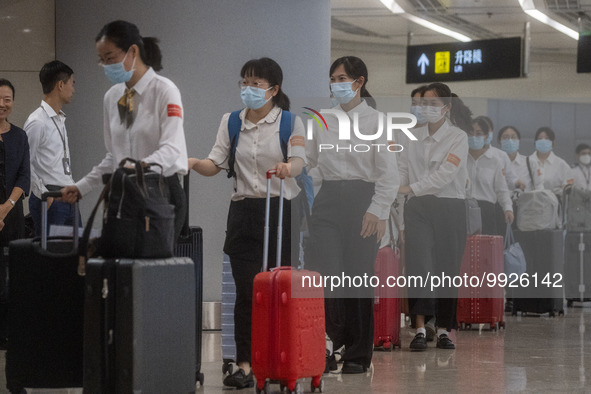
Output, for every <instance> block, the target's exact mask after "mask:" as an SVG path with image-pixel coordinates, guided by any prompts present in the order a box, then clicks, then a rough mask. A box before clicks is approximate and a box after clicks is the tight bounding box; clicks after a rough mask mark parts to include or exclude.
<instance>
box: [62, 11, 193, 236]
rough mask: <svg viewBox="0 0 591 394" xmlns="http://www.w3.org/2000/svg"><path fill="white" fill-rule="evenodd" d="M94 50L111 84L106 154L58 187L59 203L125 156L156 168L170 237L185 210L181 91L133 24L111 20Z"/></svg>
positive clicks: (151, 42) (154, 45) (92, 184)
mask: <svg viewBox="0 0 591 394" xmlns="http://www.w3.org/2000/svg"><path fill="white" fill-rule="evenodd" d="M95 46H96V51H97V54H98V56H99V59H100V63H99V64H100V65H102V66H103V67H104V71H105V74H106V76H107V78H109V80H110V81H111V82H112V83H113V84H114V86H113V87H111V88H110V89H109V90H108V91H107V93H105V98H104V100H103V105H104V106H103V112H104V134H105V147H106V149H107V155H106V156H105V158H104V159H103V161H101V162H100V163H99V164H98V165H97V166H95V167H94V168H93V169H92V171H91V172H90V173H88V174H87V175H86V176H85V177H84V178H82V179H81V180H79V181H78V182H76V184H75V185H72V186H67V187H65V188H64V189H62V195H63V198H64V200H65V201H68V202H74V201H76V200H77V199H79V198H82V196H84V195H86V194H87V193H89V192H90V191H91V190H93V189H95V188H97V187H100V186H101V185H102V175H103V174H108V173H112V172H113V171H115V170H116V169H117V167H118V166H119V163H120V162H121V161H122V160H123V159H125V158H127V157H130V158H132V159H136V160H141V161H144V162H146V163H158V164H160V165H161V166H162V170H163V174H164V176H165V177H166V183H167V184H168V185H169V188H170V203H171V204H173V205H174V206H175V239H177V238H178V236H179V234H180V232H181V229H182V226H183V222H184V220H185V213H186V209H187V202H186V197H185V193H184V192H183V189H182V187H181V184H180V181H179V175H185V174H186V173H187V147H186V143H185V132H184V128H183V104H182V101H181V94H180V92H179V90H178V89H177V87H176V86H175V85H174V83H172V82H171V81H170V80H169V79H167V78H164V77H161V76H159V75H158V74H156V72H155V71H159V70H161V69H162V64H161V60H162V55H161V53H160V48H159V47H158V40H157V39H155V38H152V37H142V36H141V35H140V33H139V30H138V28H137V26H135V25H134V24H132V23H129V22H125V21H114V22H111V23H108V24H106V25H105V26H103V28H102V29H101V31H100V32H99V34H98V35H97V37H96V44H95Z"/></svg>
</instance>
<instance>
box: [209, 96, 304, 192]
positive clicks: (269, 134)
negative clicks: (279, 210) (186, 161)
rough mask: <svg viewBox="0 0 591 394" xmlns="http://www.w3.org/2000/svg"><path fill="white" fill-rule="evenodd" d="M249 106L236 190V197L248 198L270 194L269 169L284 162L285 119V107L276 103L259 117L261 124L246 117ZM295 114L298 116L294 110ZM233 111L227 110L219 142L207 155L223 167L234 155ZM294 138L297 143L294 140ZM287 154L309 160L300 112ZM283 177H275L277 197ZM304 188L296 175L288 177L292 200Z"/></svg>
mask: <svg viewBox="0 0 591 394" xmlns="http://www.w3.org/2000/svg"><path fill="white" fill-rule="evenodd" d="M246 111H247V109H243V110H242V111H241V112H240V120H241V129H240V136H239V138H238V145H237V146H236V160H235V162H234V170H235V171H236V180H235V184H234V186H235V190H236V191H235V192H234V194H232V201H238V200H242V199H244V198H265V197H266V195H267V171H268V170H270V169H273V168H275V167H276V166H277V164H278V163H282V162H283V152H282V151H281V141H280V138H279V124H280V123H281V116H282V110H281V108H279V107H277V106H275V107H273V109H271V111H269V113H268V114H267V116H265V117H264V118H263V119H261V120H259V121H258V122H257V124H254V123H252V122H251V121H249V120H248V119H245V116H246ZM292 116H295V115H293V114H292ZM229 117H230V114H229V113H227V114H224V116H222V121H221V122H220V127H219V129H218V134H217V137H216V141H215V144H214V146H213V148H212V149H211V152H210V153H209V156H208V157H207V158H208V159H209V160H211V161H213V163H214V164H215V165H216V166H218V167H220V168H223V169H228V168H229V167H228V158H229V155H230V136H229V134H228V118H229ZM292 142H293V144H292ZM287 157H288V159H289V158H291V157H299V158H301V159H302V160H303V161H304V163H305V162H306V149H305V137H304V124H303V123H302V120H301V119H300V118H299V117H297V116H296V118H295V122H294V126H293V130H292V133H291V137H290V139H289V143H288V144H287ZM279 185H280V183H279V181H278V180H277V179H275V178H273V179H272V180H271V197H277V196H279V193H280V188H279ZM299 191H300V188H299V187H298V185H297V182H296V180H295V179H294V178H286V179H285V187H284V194H283V196H284V197H285V198H286V199H288V200H291V199H292V198H294V197H296V196H297V195H298V193H299Z"/></svg>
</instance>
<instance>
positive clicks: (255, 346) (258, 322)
mask: <svg viewBox="0 0 591 394" xmlns="http://www.w3.org/2000/svg"><path fill="white" fill-rule="evenodd" d="M273 173H274V172H273V171H269V172H268V173H267V185H268V187H267V190H270V182H271V181H270V179H271V177H272V174H273ZM281 182H282V185H281V196H280V203H279V218H280V220H279V229H278V231H277V233H278V245H277V251H278V252H277V256H278V259H277V260H278V261H277V265H279V262H280V261H279V257H280V256H281V235H280V234H281V226H282V223H281V222H282V220H281V218H282V211H283V181H281ZM265 216H266V217H265V251H264V261H263V271H262V272H261V273H260V274H258V275H257V276H256V277H255V279H254V288H253V303H252V341H251V345H252V360H251V363H252V371H253V373H254V375H255V377H256V380H257V387H256V391H257V393H261V392H263V391H264V390H265V391H268V390H267V387H266V386H267V385H268V384H269V383H268V382H267V379H270V380H273V381H279V382H280V383H281V385H282V386H287V387H288V388H289V390H290V391H291V392H299V388H296V386H297V385H299V383H298V382H297V380H298V379H300V378H304V377H312V392H314V391H315V389H317V388H318V389H320V391H322V387H323V384H322V383H323V382H322V374H323V372H324V367H325V363H326V339H325V328H324V290H323V287H314V285H312V286H310V285H308V286H306V287H303V286H302V280H303V278H305V277H308V278H311V279H310V282H306V283H312V284H313V283H316V284H318V283H320V274H318V273H317V272H312V271H307V270H297V269H293V268H292V267H277V268H274V269H272V270H271V271H267V267H268V261H267V254H268V252H267V251H268V243H269V194H267V208H266V215H265ZM306 281H307V279H306ZM282 389H283V387H282Z"/></svg>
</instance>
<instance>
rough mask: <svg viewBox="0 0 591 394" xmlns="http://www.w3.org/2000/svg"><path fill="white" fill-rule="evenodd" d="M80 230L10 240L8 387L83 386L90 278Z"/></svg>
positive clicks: (12, 389) (20, 390)
mask: <svg viewBox="0 0 591 394" xmlns="http://www.w3.org/2000/svg"><path fill="white" fill-rule="evenodd" d="M57 194H59V196H60V197H61V193H59V192H57ZM48 196H49V197H54V196H55V193H46V194H44V196H43V198H42V200H43V203H42V212H43V215H44V216H43V217H44V220H46V213H47V211H46V198H47V197H48ZM75 211H76V215H77V214H78V209H76V210H75ZM77 222H78V218H77V217H75V220H74V223H77ZM42 229H43V230H44V229H45V226H42ZM74 234H75V236H74V240H73V241H72V239H64V238H51V239H49V240H48V239H47V234H46V233H45V231H43V234H42V236H41V240H39V239H21V240H16V241H12V242H11V243H10V245H9V278H10V279H9V294H8V297H9V298H8V342H7V351H6V382H7V385H6V386H7V388H8V390H9V391H10V392H11V393H19V394H20V393H23V392H24V387H29V388H66V387H82V359H83V356H82V342H83V339H82V338H83V316H84V314H83V308H84V278H83V277H81V276H79V275H78V273H77V269H78V249H77V241H78V239H77V235H78V234H77V233H76V232H74Z"/></svg>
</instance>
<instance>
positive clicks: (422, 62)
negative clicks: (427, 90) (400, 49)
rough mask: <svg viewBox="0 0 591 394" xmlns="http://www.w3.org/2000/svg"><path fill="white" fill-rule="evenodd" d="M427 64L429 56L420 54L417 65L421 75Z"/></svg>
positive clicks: (423, 73)
mask: <svg viewBox="0 0 591 394" xmlns="http://www.w3.org/2000/svg"><path fill="white" fill-rule="evenodd" d="M428 65H429V58H428V57H427V55H425V54H424V53H423V54H421V57H420V58H419V61H418V63H417V66H419V67H420V68H421V75H425V67H426V66H428Z"/></svg>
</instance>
